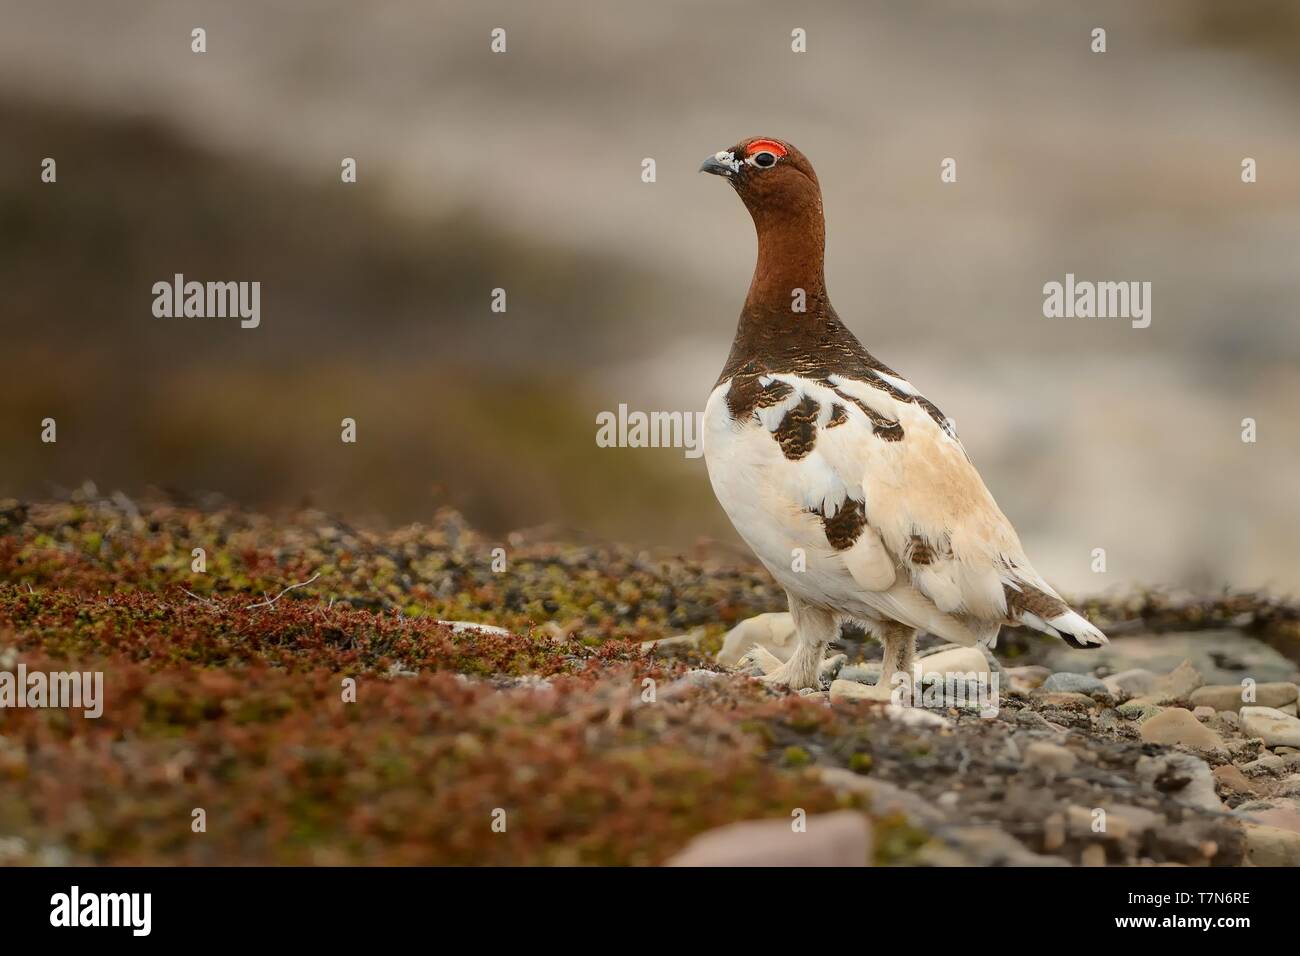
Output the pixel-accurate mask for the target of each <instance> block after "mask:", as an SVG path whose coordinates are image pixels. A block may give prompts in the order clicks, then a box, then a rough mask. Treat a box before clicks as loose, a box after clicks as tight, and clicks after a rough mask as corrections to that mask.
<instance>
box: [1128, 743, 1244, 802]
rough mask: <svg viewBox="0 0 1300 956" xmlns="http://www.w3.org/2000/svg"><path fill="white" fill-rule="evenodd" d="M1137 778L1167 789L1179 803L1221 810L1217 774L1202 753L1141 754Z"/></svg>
mask: <svg viewBox="0 0 1300 956" xmlns="http://www.w3.org/2000/svg"><path fill="white" fill-rule="evenodd" d="M1137 778H1138V780H1139V781H1141V782H1142V783H1143V784H1145V785H1146V786H1148V787H1151V788H1152V789H1153V790H1155V791H1157V792H1159V793H1167V794H1169V795H1170V796H1172V797H1173V799H1175V800H1176V801H1178V802H1179V803H1182V804H1184V805H1186V806H1191V807H1198V808H1200V809H1202V810H1214V811H1217V812H1222V811H1223V809H1224V807H1223V801H1222V800H1220V799H1219V794H1218V792H1217V791H1216V790H1215V787H1214V774H1213V773H1211V772H1210V766H1209V764H1207V763H1206V762H1205V761H1204V760H1202V759H1201V758H1200V757H1196V756H1193V755H1192V754H1189V753H1179V752H1176V751H1175V752H1172V753H1166V754H1159V755H1157V756H1154V757H1139V758H1138V762H1137Z"/></svg>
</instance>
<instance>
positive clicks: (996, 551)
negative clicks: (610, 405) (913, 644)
mask: <svg viewBox="0 0 1300 956" xmlns="http://www.w3.org/2000/svg"><path fill="white" fill-rule="evenodd" d="M759 384H760V385H761V386H762V387H763V388H764V390H765V391H767V392H775V393H777V394H776V395H775V396H774V400H773V401H772V402H770V403H769V404H767V405H766V407H761V408H758V409H756V411H755V414H756V415H757V416H758V418H759V419H760V421H761V422H762V423H763V424H764V426H766V427H767V429H768V430H769V431H770V432H771V433H772V435H773V437H775V438H776V440H777V441H778V442H779V443H780V444H781V447H782V451H783V452H784V453H785V455H786V457H787V458H790V457H792V455H794V454H798V453H799V452H800V451H801V450H802V449H801V447H800V445H801V444H803V445H806V446H807V453H806V457H808V458H812V459H813V461H811V462H810V463H809V464H810V466H811V467H809V468H808V469H805V470H804V471H803V476H804V479H805V483H804V485H803V488H804V492H805V495H806V500H805V502H804V506H805V507H806V508H807V509H808V510H811V511H814V512H815V513H817V514H819V515H820V516H821V517H822V522H823V525H824V526H825V530H826V535H827V539H828V541H829V542H830V543H831V544H832V546H835V545H836V544H837V541H836V536H837V533H838V535H839V544H841V545H842V544H846V543H847V544H848V547H844V548H843V550H842V557H843V559H844V562H845V564H846V565H847V567H848V570H849V571H850V573H851V574H852V575H853V578H854V580H855V581H856V582H857V583H858V585H860V586H861V588H862V589H863V591H864V592H866V593H865V594H864V595H863V599H864V600H867V601H868V603H870V604H871V605H872V606H873V607H877V608H878V609H879V610H881V611H883V612H884V613H886V614H888V615H889V616H891V617H894V618H895V619H897V620H901V621H903V622H905V623H908V624H912V625H913V626H917V627H922V628H925V629H926V630H930V631H932V632H934V633H937V634H939V635H940V636H945V637H948V638H949V639H951V640H958V641H959V642H961V643H973V640H991V639H993V638H995V637H996V634H997V630H998V626H999V625H1000V624H1001V623H1006V622H1016V623H1024V624H1027V625H1029V626H1031V627H1035V628H1037V629H1039V630H1043V631H1045V632H1047V633H1050V634H1053V635H1054V636H1058V637H1061V638H1062V639H1063V640H1066V641H1068V642H1070V643H1074V644H1077V645H1089V644H1098V643H1104V642H1105V637H1104V636H1103V635H1102V634H1101V632H1100V631H1098V630H1097V629H1096V628H1095V627H1093V626H1092V625H1091V624H1089V623H1088V622H1087V621H1086V620H1084V619H1083V618H1082V617H1081V616H1080V615H1078V614H1076V613H1075V612H1074V611H1072V610H1070V608H1069V607H1068V605H1066V604H1065V602H1064V601H1063V600H1062V599H1061V597H1060V595H1058V594H1057V593H1056V592H1055V591H1054V590H1053V589H1052V588H1051V587H1050V586H1049V585H1048V584H1047V582H1045V581H1044V580H1043V579H1042V578H1041V577H1040V576H1039V575H1038V573H1037V572H1036V571H1034V569H1033V567H1032V566H1031V565H1030V563H1029V561H1028V559H1027V558H1026V557H1025V554H1024V549H1023V548H1022V547H1021V544H1020V539H1019V537H1018V536H1017V535H1016V532H1015V529H1014V528H1013V527H1012V526H1011V522H1010V521H1008V520H1007V517H1006V516H1005V515H1004V514H1003V513H1002V511H1001V510H1000V509H999V508H998V506H997V503H996V502H995V501H994V500H993V496H992V495H991V494H990V493H989V490H988V488H987V487H985V485H984V482H983V480H982V479H981V478H980V476H979V473H978V472H977V471H976V470H975V466H974V465H973V464H971V461H970V458H969V457H968V456H967V454H966V451H965V449H964V448H963V447H962V444H961V442H960V440H959V439H958V438H957V435H956V431H955V429H954V427H953V425H952V423H951V422H950V421H949V420H948V419H947V418H946V417H945V416H944V415H943V413H942V412H940V411H939V409H938V408H937V407H935V406H934V404H933V403H931V402H929V401H928V400H926V399H925V398H924V397H923V396H921V395H920V393H919V392H917V391H916V389H915V388H913V387H912V385H911V384H910V383H908V382H907V381H906V380H904V379H902V378H901V377H899V376H897V375H894V374H892V373H888V372H884V371H880V370H875V369H869V368H864V369H863V374H862V376H861V377H860V378H859V377H849V376H846V375H841V374H828V375H825V376H820V377H810V376H806V375H800V374H782V373H774V374H771V375H765V376H763V377H762V378H761V379H760V382H759ZM814 455H815V458H814ZM809 476H813V477H814V478H815V480H812V481H809V480H808V478H809ZM855 529H856V530H857V531H858V533H857V534H856V535H855V534H854V531H855ZM850 539H851V541H850ZM963 631H964V632H965V633H962V632H963ZM971 634H973V635H974V639H971V638H970V637H969V635H971Z"/></svg>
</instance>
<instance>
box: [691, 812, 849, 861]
mask: <svg viewBox="0 0 1300 956" xmlns="http://www.w3.org/2000/svg"><path fill="white" fill-rule="evenodd" d="M792 823H793V821H792V820H785V819H776V820H746V821H744V822H742V823H732V824H729V825H727V826H724V827H718V828H717V829H715V830H709V831H707V832H705V833H702V834H700V835H699V836H697V837H696V838H695V839H693V840H692V841H691V842H690V843H688V844H687V845H686V848H685V849H683V850H682V851H681V852H679V853H678V854H677V855H676V856H674V857H672V858H671V859H670V860H668V862H667V864H666V865H668V866H868V865H870V863H871V847H872V835H871V827H870V825H869V823H868V822H867V818H866V817H864V816H863V815H862V814H861V813H856V812H854V811H852V810H838V811H836V812H835V813H823V814H817V815H814V816H810V817H808V819H807V820H806V821H805V823H806V830H805V831H804V832H796V831H795V830H794V829H793V828H792Z"/></svg>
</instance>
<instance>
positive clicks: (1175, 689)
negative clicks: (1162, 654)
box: [1137, 661, 1204, 706]
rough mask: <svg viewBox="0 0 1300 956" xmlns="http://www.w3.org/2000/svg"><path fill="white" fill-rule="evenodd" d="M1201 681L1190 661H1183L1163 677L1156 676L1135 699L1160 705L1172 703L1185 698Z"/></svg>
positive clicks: (1198, 673)
mask: <svg viewBox="0 0 1300 956" xmlns="http://www.w3.org/2000/svg"><path fill="white" fill-rule="evenodd" d="M1203 683H1204V681H1203V680H1202V679H1201V675H1200V672H1199V671H1197V669H1196V668H1195V667H1193V666H1192V664H1191V662H1190V661H1183V662H1182V663H1181V664H1179V665H1178V666H1177V667H1175V668H1174V669H1173V671H1171V672H1170V673H1168V674H1166V675H1165V676H1164V677H1160V678H1157V679H1156V682H1155V685H1154V686H1152V688H1151V689H1150V690H1148V691H1147V692H1146V693H1144V694H1143V695H1142V696H1141V697H1139V698H1137V700H1139V701H1141V702H1142V703H1150V704H1159V705H1162V706H1163V705H1165V704H1172V703H1174V702H1176V701H1182V700H1187V699H1188V698H1189V697H1190V696H1191V694H1192V691H1194V690H1196V688H1198V687H1200V686H1201V684H1203Z"/></svg>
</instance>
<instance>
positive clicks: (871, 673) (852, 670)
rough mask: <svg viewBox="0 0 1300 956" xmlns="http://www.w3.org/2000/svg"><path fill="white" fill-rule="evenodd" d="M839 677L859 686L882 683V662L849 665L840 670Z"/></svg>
mask: <svg viewBox="0 0 1300 956" xmlns="http://www.w3.org/2000/svg"><path fill="white" fill-rule="evenodd" d="M839 677H840V678H841V679H843V680H851V681H857V682H858V683H859V684H878V683H880V662H879V661H868V662H867V663H865V664H847V665H845V666H844V667H842V668H840V673H839Z"/></svg>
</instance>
